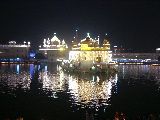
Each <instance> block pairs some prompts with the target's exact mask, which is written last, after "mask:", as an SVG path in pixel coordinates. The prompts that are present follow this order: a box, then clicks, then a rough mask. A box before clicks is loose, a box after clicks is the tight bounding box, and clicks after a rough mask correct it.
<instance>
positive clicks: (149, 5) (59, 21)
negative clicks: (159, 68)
mask: <svg viewBox="0 0 160 120" xmlns="http://www.w3.org/2000/svg"><path fill="white" fill-rule="evenodd" d="M75 1H76V0H75ZM76 28H79V31H78V35H79V36H78V37H79V40H80V39H83V38H85V37H86V33H87V32H89V33H90V36H91V37H92V38H95V37H97V36H98V35H99V36H100V40H101V41H103V39H104V38H105V34H106V33H108V39H109V41H110V43H111V46H112V47H113V46H114V45H117V46H123V47H124V48H127V49H129V48H132V49H134V50H135V52H137V50H138V51H141V52H151V51H153V50H155V49H156V48H157V47H160V2H158V1H142V2H134V1H131V2H126V1H121V2H119V1H114V2H112V1H102V0H99V1H98V0H97V1H96V0H93V1H92V0H77V1H76V2H71V1H69V0H64V1H62V0H60V1H58V0H56V1H51V0H47V2H46V1H38V2H36V1H34V0H32V1H31V0H30V1H27V2H26V1H25V2H24V1H23V0H17V1H16V0H15V1H14V0H12V1H7V0H1V1H0V43H1V44H4V43H5V44H7V43H8V41H11V40H15V41H17V43H23V41H24V40H25V41H31V45H32V47H33V46H34V47H33V48H36V47H38V46H39V45H40V44H42V42H43V39H44V38H46V39H47V38H52V37H53V34H54V32H56V33H57V37H58V38H59V39H64V40H65V41H66V42H67V43H68V44H71V41H72V40H73V37H74V36H75V30H76ZM35 46H36V47H35Z"/></svg>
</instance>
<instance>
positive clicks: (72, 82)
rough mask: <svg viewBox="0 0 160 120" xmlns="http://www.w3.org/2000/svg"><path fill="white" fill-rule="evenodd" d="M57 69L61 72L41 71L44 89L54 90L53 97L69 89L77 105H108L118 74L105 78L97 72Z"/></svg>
mask: <svg viewBox="0 0 160 120" xmlns="http://www.w3.org/2000/svg"><path fill="white" fill-rule="evenodd" d="M57 71H58V73H59V74H52V73H50V72H48V71H45V69H44V71H42V72H41V73H40V76H41V77H42V78H41V79H42V82H43V83H42V84H43V89H49V90H52V91H54V92H53V97H55V96H56V92H58V91H65V90H67V89H68V90H69V91H68V92H69V93H70V94H71V100H72V102H73V103H75V104H77V105H79V104H82V105H89V104H90V106H93V105H94V106H101V105H107V100H108V98H110V96H111V89H112V86H115V85H116V82H117V74H116V75H114V76H111V77H109V78H108V79H105V80H104V79H102V78H100V76H98V75H96V74H95V75H91V74H89V73H86V74H77V75H75V74H73V75H72V74H67V73H64V72H63V71H62V70H61V68H60V67H57ZM103 76H106V75H105V74H104V75H103ZM108 76H110V75H108ZM89 78H91V79H89ZM66 85H67V86H66Z"/></svg>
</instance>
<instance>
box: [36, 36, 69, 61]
mask: <svg viewBox="0 0 160 120" xmlns="http://www.w3.org/2000/svg"><path fill="white" fill-rule="evenodd" d="M67 49H68V46H67V44H66V43H65V41H64V40H62V41H61V40H59V39H58V38H57V36H56V33H54V37H53V38H52V39H49V38H48V40H46V39H44V42H43V45H42V46H39V52H41V53H43V54H44V55H45V57H46V58H47V59H48V62H57V60H63V59H66V58H67V55H68V54H67Z"/></svg>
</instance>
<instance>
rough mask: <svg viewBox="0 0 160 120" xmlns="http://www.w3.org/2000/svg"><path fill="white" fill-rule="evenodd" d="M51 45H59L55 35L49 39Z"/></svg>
mask: <svg viewBox="0 0 160 120" xmlns="http://www.w3.org/2000/svg"><path fill="white" fill-rule="evenodd" d="M51 45H60V40H59V39H58V38H57V36H56V33H54V37H53V38H52V39H51Z"/></svg>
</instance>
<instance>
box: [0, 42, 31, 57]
mask: <svg viewBox="0 0 160 120" xmlns="http://www.w3.org/2000/svg"><path fill="white" fill-rule="evenodd" d="M29 52H30V42H28V44H26V42H25V41H24V44H16V41H9V45H2V44H1V45H0V59H1V60H2V59H17V58H18V59H27V58H29Z"/></svg>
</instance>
